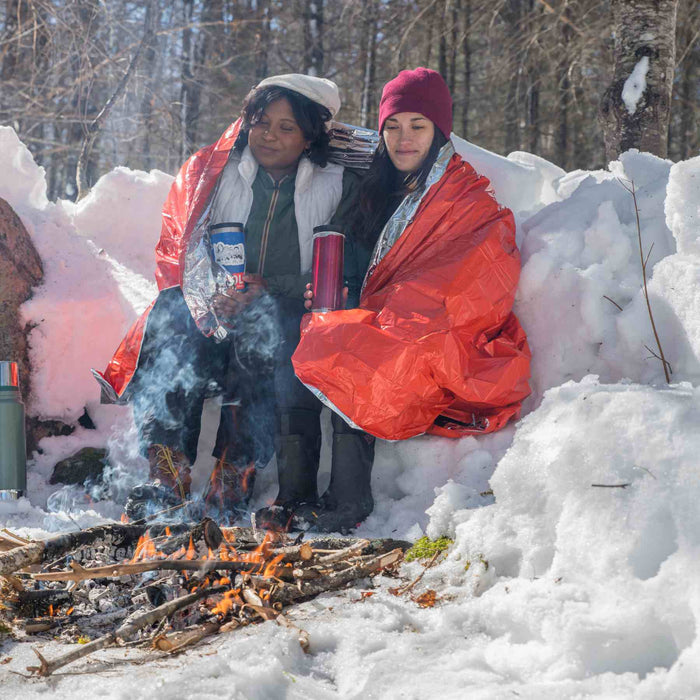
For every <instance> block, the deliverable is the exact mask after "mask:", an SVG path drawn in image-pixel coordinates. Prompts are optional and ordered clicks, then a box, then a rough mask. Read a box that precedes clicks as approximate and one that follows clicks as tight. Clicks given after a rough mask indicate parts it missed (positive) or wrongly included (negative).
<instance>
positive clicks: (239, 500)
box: [204, 458, 255, 522]
mask: <svg viewBox="0 0 700 700" xmlns="http://www.w3.org/2000/svg"><path fill="white" fill-rule="evenodd" d="M254 488H255V463H254V462H250V463H248V464H246V465H236V464H232V463H231V462H225V461H224V460H223V458H220V459H218V460H217V462H216V464H215V465H214V471H212V473H211V477H210V479H209V484H208V486H207V489H206V491H205V493H204V506H205V513H206V514H207V515H208V516H209V517H211V518H213V519H214V520H216V519H217V518H216V517H215V516H218V518H219V519H223V520H227V521H229V522H235V521H236V520H238V519H239V518H241V517H242V516H243V515H245V514H246V513H247V511H248V504H249V503H250V499H251V496H252V495H253V489H254Z"/></svg>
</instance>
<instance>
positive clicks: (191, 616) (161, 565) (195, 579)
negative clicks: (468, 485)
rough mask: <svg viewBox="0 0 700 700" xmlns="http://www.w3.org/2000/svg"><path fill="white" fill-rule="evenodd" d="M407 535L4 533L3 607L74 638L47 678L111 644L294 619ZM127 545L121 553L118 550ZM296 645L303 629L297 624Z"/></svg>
mask: <svg viewBox="0 0 700 700" xmlns="http://www.w3.org/2000/svg"><path fill="white" fill-rule="evenodd" d="M408 546H409V543H407V542H400V541H395V540H373V541H370V540H361V539H348V538H340V539H338V538H323V539H316V540H309V541H300V539H298V540H297V541H294V542H290V541H287V539H286V537H285V536H273V535H272V534H271V533H268V534H265V533H261V532H259V531H255V530H252V529H251V528H224V529H220V528H219V527H218V526H217V525H216V523H214V522H213V521H212V520H209V519H205V520H203V521H202V522H201V523H199V524H197V525H195V526H194V527H188V526H177V527H173V526H164V525H162V526H161V525H153V524H151V525H149V526H146V525H138V524H134V525H119V524H112V525H104V526H100V527H97V528H91V529H89V530H83V531H80V532H77V533H69V534H64V535H60V536H59V537H54V538H51V539H49V540H45V541H43V542H25V541H23V540H22V539H21V538H17V537H16V536H15V535H12V533H0V576H1V577H2V579H0V580H2V582H3V585H2V589H1V593H0V599H1V601H2V606H1V607H2V608H3V610H2V614H3V616H4V618H5V623H6V624H9V625H10V626H11V627H12V628H13V630H14V631H15V633H16V634H17V635H32V634H39V635H40V634H42V633H45V632H48V631H49V630H50V631H51V637H52V638H53V639H60V640H63V641H66V642H79V643H80V646H78V647H77V648H75V649H73V650H71V651H70V652H69V653H67V654H64V655H63V656H59V657H58V658H55V659H53V660H47V659H45V658H44V656H43V655H42V654H41V653H40V652H39V651H38V650H37V649H34V651H35V653H36V655H37V657H38V659H39V665H38V666H31V667H29V668H28V669H27V670H29V671H31V672H33V673H36V674H38V675H40V676H49V675H51V674H52V673H54V672H55V671H56V670H58V669H60V668H62V667H63V666H66V665H67V664H70V663H72V662H74V661H77V660H78V659H81V658H84V657H86V656H88V655H89V654H91V653H93V652H95V651H98V650H100V649H104V648H105V647H108V646H111V645H115V644H141V645H144V646H150V647H153V648H155V649H159V650H161V651H162V652H165V653H170V654H172V653H176V652H179V651H181V650H182V649H185V648H187V647H190V646H192V645H193V644H196V643H197V642H199V641H200V640H202V639H204V638H205V637H207V636H210V635H212V634H217V633H222V632H227V631H231V630H233V629H237V628H239V627H243V626H246V625H249V624H251V623H255V622H261V621H265V620H275V619H276V620H277V621H278V623H280V624H284V625H286V626H288V627H293V625H292V624H291V623H290V622H289V621H288V620H287V619H286V618H285V617H284V616H283V615H282V610H283V609H284V608H285V607H287V606H289V605H293V604H295V603H298V602H301V601H304V600H307V599H309V598H312V597H314V596H316V595H318V594H319V593H321V592H324V591H332V590H337V589H339V588H342V587H344V586H346V585H348V584H350V583H352V582H353V581H356V580H358V579H362V578H366V577H368V576H374V575H376V574H379V573H381V572H382V571H385V570H387V569H393V568H395V567H396V565H397V564H398V563H399V562H400V561H401V560H402V559H403V552H404V551H405V549H406V548H407V547H408ZM125 552H128V558H125V557H124V553H125ZM299 635H300V638H299V639H300V643H301V644H302V647H304V648H306V647H307V646H308V636H307V635H306V633H305V632H303V630H299Z"/></svg>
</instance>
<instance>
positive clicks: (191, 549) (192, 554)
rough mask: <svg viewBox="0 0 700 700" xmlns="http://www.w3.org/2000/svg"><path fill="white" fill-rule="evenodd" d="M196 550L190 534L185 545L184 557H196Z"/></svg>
mask: <svg viewBox="0 0 700 700" xmlns="http://www.w3.org/2000/svg"><path fill="white" fill-rule="evenodd" d="M196 558H197V550H196V549H195V548H194V542H193V541H192V535H190V543H189V545H188V546H187V553H186V554H185V559H188V560H189V559H196Z"/></svg>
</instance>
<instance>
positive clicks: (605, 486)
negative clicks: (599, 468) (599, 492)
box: [591, 483, 632, 489]
mask: <svg viewBox="0 0 700 700" xmlns="http://www.w3.org/2000/svg"><path fill="white" fill-rule="evenodd" d="M631 485H632V484H629V483H628V484H591V486H593V487H595V488H597V489H626V488H627V487H628V486H631Z"/></svg>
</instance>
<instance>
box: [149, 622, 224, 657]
mask: <svg viewBox="0 0 700 700" xmlns="http://www.w3.org/2000/svg"><path fill="white" fill-rule="evenodd" d="M220 629H221V622H219V621H218V620H210V621H209V622H205V623H203V624H201V625H197V626H196V627H194V628H192V629H188V630H182V631H181V632H173V633H172V634H167V635H164V636H161V637H159V638H158V639H156V640H155V641H154V643H153V646H154V647H156V649H160V650H161V651H165V652H167V653H168V654H176V653H177V652H179V651H182V650H183V649H184V648H185V647H188V646H192V645H193V644H197V642H200V641H201V640H202V639H204V638H205V637H209V636H211V635H212V634H216V633H217V632H218V631H219V630H220Z"/></svg>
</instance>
